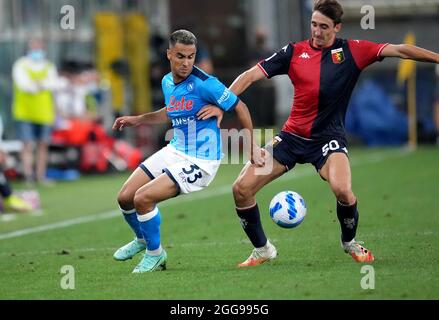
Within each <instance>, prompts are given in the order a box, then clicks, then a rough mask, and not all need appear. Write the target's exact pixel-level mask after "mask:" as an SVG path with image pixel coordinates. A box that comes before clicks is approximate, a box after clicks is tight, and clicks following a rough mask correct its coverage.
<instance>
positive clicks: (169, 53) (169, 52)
mask: <svg viewBox="0 0 439 320" xmlns="http://www.w3.org/2000/svg"><path fill="white" fill-rule="evenodd" d="M166 57H167V58H168V60H171V49H166Z"/></svg>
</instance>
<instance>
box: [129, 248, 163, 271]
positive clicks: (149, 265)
mask: <svg viewBox="0 0 439 320" xmlns="http://www.w3.org/2000/svg"><path fill="white" fill-rule="evenodd" d="M167 259H168V255H167V254H166V251H165V250H163V251H162V253H161V254H159V255H158V256H151V255H149V254H147V253H145V255H144V256H143V259H142V261H140V263H139V264H138V265H137V267H135V268H134V270H133V273H144V272H152V271H161V270H166V260H167Z"/></svg>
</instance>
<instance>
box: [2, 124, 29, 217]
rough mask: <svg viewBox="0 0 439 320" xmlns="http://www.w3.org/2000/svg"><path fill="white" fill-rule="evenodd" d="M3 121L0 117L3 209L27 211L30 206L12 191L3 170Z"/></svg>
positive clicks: (4, 160) (4, 156) (4, 154)
mask: <svg viewBox="0 0 439 320" xmlns="http://www.w3.org/2000/svg"><path fill="white" fill-rule="evenodd" d="M2 137H3V121H2V119H1V117H0V196H1V198H2V199H3V208H2V209H3V210H2V211H12V212H28V211H30V210H32V206H31V205H30V204H28V203H27V202H25V201H24V200H22V199H20V198H19V197H17V196H16V195H14V194H13V193H12V187H11V185H10V184H9V182H8V179H7V178H6V176H5V174H4V172H3V170H4V165H5V163H6V157H7V154H6V152H4V151H3V149H2Z"/></svg>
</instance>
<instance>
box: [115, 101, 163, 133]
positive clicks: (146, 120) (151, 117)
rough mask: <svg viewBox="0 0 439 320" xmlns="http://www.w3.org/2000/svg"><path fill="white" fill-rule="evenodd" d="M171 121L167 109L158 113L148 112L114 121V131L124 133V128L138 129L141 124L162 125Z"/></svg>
mask: <svg viewBox="0 0 439 320" xmlns="http://www.w3.org/2000/svg"><path fill="white" fill-rule="evenodd" d="M168 121H169V118H168V115H167V113H166V107H165V108H162V109H160V110H158V111H154V112H148V113H145V114H142V115H138V116H123V117H119V118H117V119H116V120H115V121H114V124H113V130H119V131H122V129H123V128H124V127H137V126H139V125H141V124H160V123H167V122H168Z"/></svg>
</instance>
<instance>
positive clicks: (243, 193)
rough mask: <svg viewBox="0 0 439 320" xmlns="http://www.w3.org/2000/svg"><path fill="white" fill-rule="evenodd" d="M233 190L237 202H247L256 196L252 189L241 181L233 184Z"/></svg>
mask: <svg viewBox="0 0 439 320" xmlns="http://www.w3.org/2000/svg"><path fill="white" fill-rule="evenodd" d="M232 190H233V196H234V197H235V199H236V200H245V199H248V198H251V197H252V196H254V194H253V192H252V189H251V187H250V186H248V185H246V184H245V183H244V182H243V181H242V180H239V179H238V180H237V181H235V183H233V188H232Z"/></svg>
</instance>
